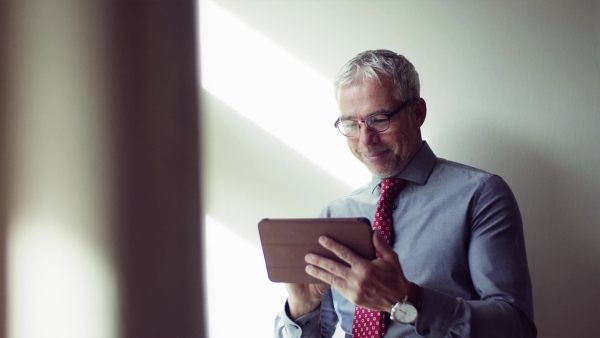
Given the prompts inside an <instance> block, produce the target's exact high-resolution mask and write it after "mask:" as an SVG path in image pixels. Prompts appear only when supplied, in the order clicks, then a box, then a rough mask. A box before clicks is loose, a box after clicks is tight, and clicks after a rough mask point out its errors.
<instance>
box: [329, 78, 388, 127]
mask: <svg viewBox="0 0 600 338" xmlns="http://www.w3.org/2000/svg"><path fill="white" fill-rule="evenodd" d="M337 101H338V108H339V111H340V116H341V117H342V118H352V117H358V116H360V117H365V116H368V115H372V114H377V113H387V112H389V111H390V109H392V108H393V107H394V106H395V105H396V100H395V99H394V98H393V96H392V93H391V90H390V88H389V86H387V85H386V84H383V83H378V82H375V81H370V82H366V81H363V82H360V83H353V84H349V85H345V86H344V87H342V88H341V89H340V92H339V96H338V100H337Z"/></svg>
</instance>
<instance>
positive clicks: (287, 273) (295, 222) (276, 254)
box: [258, 218, 375, 283]
mask: <svg viewBox="0 0 600 338" xmlns="http://www.w3.org/2000/svg"><path fill="white" fill-rule="evenodd" d="M258 232H259V235H260V241H261V244H262V248H263V254H264V256H265V263H266V266H267V273H268V275H269V279H270V280H271V281H273V282H285V283H322V281H319V280H318V279H316V278H313V277H311V276H309V275H308V274H307V273H306V272H305V271H304V269H305V267H306V265H307V264H306V262H305V261H304V256H305V255H306V254H307V253H315V254H318V255H321V256H324V257H328V258H331V259H333V260H336V261H339V262H342V263H344V264H346V263H345V262H343V261H342V260H340V259H339V258H338V257H337V256H336V255H335V254H334V253H333V252H331V251H329V250H327V249H325V248H323V247H322V246H321V245H320V244H319V243H318V238H319V236H322V235H326V236H329V237H331V238H333V239H335V240H336V241H338V242H340V243H342V244H344V245H346V246H347V247H348V248H349V249H350V250H352V251H353V252H355V253H356V254H358V255H359V256H361V257H364V258H366V259H375V249H374V247H373V243H372V233H371V222H370V221H369V220H368V219H366V218H305V219H298V218H293V219H268V218H266V219H263V220H262V221H260V222H259V223H258Z"/></svg>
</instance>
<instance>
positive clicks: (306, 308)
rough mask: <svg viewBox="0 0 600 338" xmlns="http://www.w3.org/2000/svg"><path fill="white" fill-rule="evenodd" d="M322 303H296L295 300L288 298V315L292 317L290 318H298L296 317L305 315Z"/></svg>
mask: <svg viewBox="0 0 600 338" xmlns="http://www.w3.org/2000/svg"><path fill="white" fill-rule="evenodd" d="M320 304H321V303H320V302H319V303H317V304H316V305H314V304H312V303H311V304H308V305H307V304H304V303H295V302H293V301H290V299H288V301H287V306H286V311H287V315H288V317H290V319H292V320H296V319H298V318H300V317H302V316H304V315H305V314H307V313H309V312H312V311H314V310H316V309H317V308H318V307H319V305H320Z"/></svg>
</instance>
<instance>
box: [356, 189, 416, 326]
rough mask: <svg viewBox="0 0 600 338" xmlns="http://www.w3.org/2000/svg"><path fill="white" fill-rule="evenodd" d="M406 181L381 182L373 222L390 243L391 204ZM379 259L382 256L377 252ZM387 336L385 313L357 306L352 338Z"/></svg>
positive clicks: (374, 228) (375, 229)
mask: <svg viewBox="0 0 600 338" xmlns="http://www.w3.org/2000/svg"><path fill="white" fill-rule="evenodd" d="M403 183H404V181H403V180H401V179H399V178H387V179H385V180H383V182H381V196H380V197H379V203H377V211H376V212H375V217H374V221H373V230H374V231H379V233H381V236H382V237H383V238H384V239H385V240H386V242H388V243H389V242H390V236H391V233H392V224H393V223H392V213H391V210H390V207H389V204H390V202H391V201H392V200H393V199H394V197H395V196H396V194H398V192H399V191H400V188H401V187H402V185H403ZM377 258H381V254H380V253H379V252H377ZM384 334H385V312H382V311H374V310H369V309H365V308H362V307H360V306H356V309H355V310H354V322H353V323H352V338H362V337H365V338H379V337H383V335H384Z"/></svg>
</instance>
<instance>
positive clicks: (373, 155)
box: [363, 149, 389, 160]
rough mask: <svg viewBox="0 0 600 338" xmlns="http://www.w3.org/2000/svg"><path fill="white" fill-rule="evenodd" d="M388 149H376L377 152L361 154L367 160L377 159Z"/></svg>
mask: <svg viewBox="0 0 600 338" xmlns="http://www.w3.org/2000/svg"><path fill="white" fill-rule="evenodd" d="M388 151H389V149H384V150H381V151H377V152H371V153H363V156H364V157H366V158H368V159H369V160H377V159H379V158H381V157H382V156H383V155H385V154H386V153H387V152H388Z"/></svg>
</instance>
